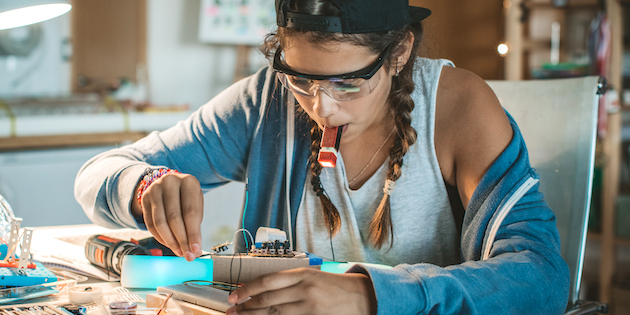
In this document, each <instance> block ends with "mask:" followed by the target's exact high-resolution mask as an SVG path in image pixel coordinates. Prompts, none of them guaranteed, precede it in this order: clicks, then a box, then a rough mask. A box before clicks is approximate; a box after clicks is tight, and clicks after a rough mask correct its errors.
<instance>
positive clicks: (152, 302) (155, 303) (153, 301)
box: [146, 293, 225, 315]
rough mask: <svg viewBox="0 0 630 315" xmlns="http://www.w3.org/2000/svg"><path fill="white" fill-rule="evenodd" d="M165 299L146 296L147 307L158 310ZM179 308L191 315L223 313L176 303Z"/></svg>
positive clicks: (218, 314) (156, 296)
mask: <svg viewBox="0 0 630 315" xmlns="http://www.w3.org/2000/svg"><path fill="white" fill-rule="evenodd" d="M165 299H166V295H163V294H157V293H156V294H147V298H146V300H147V303H146V304H147V307H152V308H159V307H160V306H161V305H162V303H163V302H164V300H165ZM177 303H178V304H179V306H180V307H181V308H182V309H184V311H189V312H192V315H223V314H225V313H223V312H219V311H215V310H213V309H209V308H206V307H203V306H199V305H195V304H192V303H188V302H184V301H177Z"/></svg>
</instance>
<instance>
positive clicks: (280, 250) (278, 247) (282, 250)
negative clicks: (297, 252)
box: [248, 240, 294, 257]
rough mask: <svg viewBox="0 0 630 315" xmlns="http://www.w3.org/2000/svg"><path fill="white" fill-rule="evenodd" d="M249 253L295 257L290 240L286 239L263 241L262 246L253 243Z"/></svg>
mask: <svg viewBox="0 0 630 315" xmlns="http://www.w3.org/2000/svg"><path fill="white" fill-rule="evenodd" d="M248 254H249V255H250V256H258V257H293V256H294V254H293V251H292V250H291V248H290V247H289V241H288V240H285V241H284V242H280V241H278V240H275V241H273V242H271V241H269V242H263V243H262V244H261V246H260V247H259V246H258V243H256V245H252V248H251V249H250V250H249V252H248Z"/></svg>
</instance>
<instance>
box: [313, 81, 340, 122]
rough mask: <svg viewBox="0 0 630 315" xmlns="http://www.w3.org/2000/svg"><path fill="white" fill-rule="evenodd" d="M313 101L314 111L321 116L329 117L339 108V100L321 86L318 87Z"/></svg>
mask: <svg viewBox="0 0 630 315" xmlns="http://www.w3.org/2000/svg"><path fill="white" fill-rule="evenodd" d="M313 101H314V104H313V111H314V112H315V113H316V114H317V116H319V117H321V118H326V117H329V116H331V115H333V114H335V113H336V112H337V110H338V109H339V107H338V105H337V102H336V101H335V100H334V99H333V98H332V97H330V96H329V95H328V93H326V90H324V88H323V87H321V86H318V87H317V90H316V91H315V97H313Z"/></svg>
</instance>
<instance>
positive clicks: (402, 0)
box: [75, 0, 569, 314]
mask: <svg viewBox="0 0 630 315" xmlns="http://www.w3.org/2000/svg"><path fill="white" fill-rule="evenodd" d="M276 12H277V17H278V30H277V32H275V33H273V34H270V35H268V37H267V38H266V41H265V44H264V46H263V52H264V53H265V54H266V55H267V56H268V57H269V58H270V59H271V60H272V61H273V66H272V67H266V68H264V69H261V70H260V71H259V72H258V73H256V74H254V75H253V76H251V77H249V78H247V79H245V80H242V81H240V82H238V83H236V84H234V85H233V86H232V87H230V88H228V89H227V90H226V91H224V92H223V93H221V94H220V95H219V96H217V97H216V98H214V99H213V100H212V101H210V102H209V103H208V104H206V105H204V106H203V107H201V108H200V109H199V110H198V111H197V112H196V113H194V114H193V115H192V116H191V117H190V118H189V119H188V120H186V121H184V122H180V123H178V124H177V125H176V126H175V127H173V128H171V129H168V130H166V131H164V132H154V133H152V134H150V135H149V136H147V137H146V138H144V139H142V140H140V141H138V142H137V143H135V144H132V145H129V146H125V147H122V148H120V149H115V150H112V151H110V152H106V153H104V154H101V155H99V156H97V157H95V158H93V159H91V160H90V161H88V162H87V163H86V165H85V166H84V167H83V168H82V169H81V171H80V172H79V174H78V177H77V182H76V185H75V187H76V193H75V194H76V196H77V199H78V200H79V202H80V203H81V204H82V206H83V207H84V209H85V211H86V213H87V214H88V216H89V217H90V218H91V219H92V220H93V221H94V222H96V223H98V224H102V225H106V226H123V227H140V228H147V229H148V230H149V231H151V233H152V234H153V235H154V236H155V237H156V239H157V240H158V241H160V242H162V243H163V244H165V245H167V246H168V247H170V248H171V249H173V250H174V252H175V253H176V254H178V255H179V256H184V257H186V258H187V259H188V260H193V259H194V258H195V257H196V256H198V255H199V254H200V252H201V233H200V222H201V220H202V216H203V193H202V192H203V191H204V190H207V189H211V188H213V187H216V186H219V185H222V184H224V183H226V182H228V181H232V180H234V181H245V180H247V181H248V187H249V191H248V200H249V205H250V206H248V209H244V212H243V216H244V217H243V222H244V228H246V229H247V230H250V231H252V230H256V229H257V228H258V227H259V226H270V227H279V228H281V229H283V230H285V231H288V232H289V235H290V238H291V239H292V241H293V242H294V244H296V246H295V249H296V250H298V251H303V252H309V253H314V254H317V255H319V256H321V257H326V258H332V259H335V260H338V261H361V262H370V263H380V264H386V265H391V266H396V267H395V268H393V269H379V268H374V267H372V266H370V265H356V266H354V267H353V268H351V269H350V270H348V272H347V273H345V274H342V275H336V274H328V273H325V272H320V271H313V270H310V269H296V270H290V271H285V272H279V273H274V274H270V275H266V276H262V277H260V278H258V279H256V280H253V281H252V282H250V283H247V284H246V285H245V286H243V287H241V288H240V289H238V290H236V291H234V292H233V293H232V294H231V296H230V302H231V303H235V304H238V305H235V306H234V307H232V308H231V309H229V310H228V312H227V313H228V314H375V313H378V314H389V313H402V314H425V313H426V314H451V313H466V314H489V313H491V314H508V313H516V314H525V313H534V314H554V313H558V314H560V313H562V312H563V311H564V308H565V306H566V302H567V298H568V286H569V278H568V268H567V266H566V263H565V262H564V261H563V260H562V258H561V257H560V254H559V250H560V244H559V236H558V232H557V229H556V226H555V217H554V215H553V212H552V211H551V210H550V209H549V208H548V207H547V205H546V203H545V202H544V201H543V199H542V195H541V194H540V193H539V192H538V190H537V188H538V185H537V179H536V178H537V175H536V174H535V172H534V170H533V169H532V168H531V167H530V166H529V162H528V158H527V151H526V148H525V144H524V142H523V139H522V137H521V135H520V133H519V130H518V127H517V126H516V124H515V123H514V121H513V120H512V119H511V118H510V117H509V115H507V114H506V113H505V111H504V110H503V109H502V108H501V105H500V104H499V102H498V100H497V98H496V97H495V96H494V94H493V93H492V91H491V89H490V88H489V87H488V86H487V85H486V84H485V82H484V81H483V80H482V79H480V78H479V77H477V76H475V75H474V74H472V73H470V72H467V71H465V70H461V69H457V68H455V67H454V66H453V65H452V63H450V62H449V61H447V60H432V59H427V58H420V57H416V56H417V55H418V47H419V45H420V42H421V40H422V24H421V21H422V20H423V19H424V18H426V17H427V16H428V15H429V14H430V12H429V11H428V10H427V9H423V8H416V7H410V6H409V5H408V2H407V0H389V1H387V2H386V3H385V2H383V1H377V0H277V1H276ZM294 111H296V113H295V117H294V116H293V112H294ZM324 130H326V132H329V131H335V130H336V131H337V132H339V133H341V135H340V139H339V146H338V151H337V154H336V166H334V167H326V168H324V167H323V166H322V164H320V163H319V162H318V155H319V153H320V151H321V152H330V151H331V150H329V149H327V151H324V150H323V149H321V150H320V147H321V143H320V142H321V138H322V132H323V131H324ZM332 151H333V152H334V151H335V150H334V149H333V150H332ZM287 153H288V154H287ZM333 162H335V161H333ZM333 164H335V163H333ZM326 166H329V165H326ZM143 179H144V180H143ZM287 207H289V213H290V216H287V215H286V213H287V212H286V210H285V209H286V208H287ZM241 249H242V245H241Z"/></svg>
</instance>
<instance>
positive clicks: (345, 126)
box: [320, 124, 348, 135]
mask: <svg viewBox="0 0 630 315" xmlns="http://www.w3.org/2000/svg"><path fill="white" fill-rule="evenodd" d="M320 128H321V129H322V130H324V129H325V128H341V134H342V135H343V134H344V133H345V132H346V129H348V124H345V125H340V126H325V125H321V126H320Z"/></svg>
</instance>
